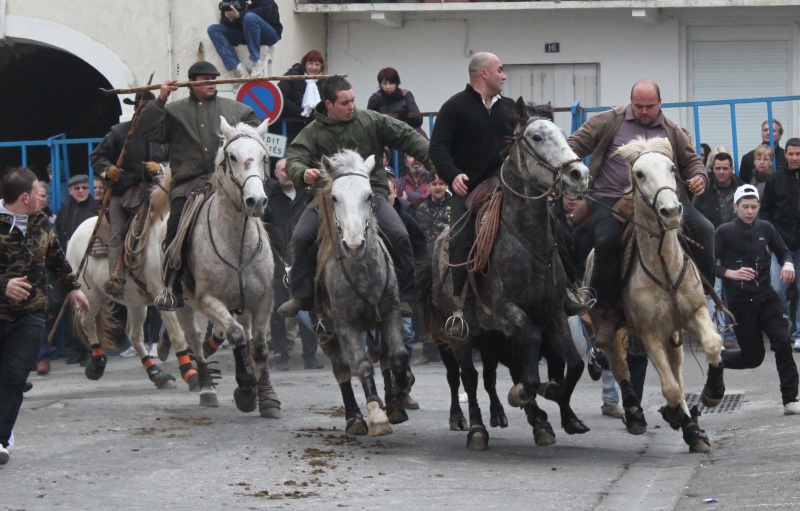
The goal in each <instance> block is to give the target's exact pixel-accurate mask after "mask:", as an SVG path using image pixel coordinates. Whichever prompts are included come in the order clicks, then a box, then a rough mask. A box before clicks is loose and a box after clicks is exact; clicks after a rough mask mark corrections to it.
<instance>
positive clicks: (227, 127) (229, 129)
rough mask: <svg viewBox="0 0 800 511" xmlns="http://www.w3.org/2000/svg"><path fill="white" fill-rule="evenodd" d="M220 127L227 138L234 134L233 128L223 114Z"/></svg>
mask: <svg viewBox="0 0 800 511" xmlns="http://www.w3.org/2000/svg"><path fill="white" fill-rule="evenodd" d="M219 129H220V131H221V132H222V135H223V136H224V137H225V138H231V137H232V136H233V131H234V130H233V128H232V127H231V125H230V124H228V121H226V120H225V118H224V117H222V116H221V115H220V116H219Z"/></svg>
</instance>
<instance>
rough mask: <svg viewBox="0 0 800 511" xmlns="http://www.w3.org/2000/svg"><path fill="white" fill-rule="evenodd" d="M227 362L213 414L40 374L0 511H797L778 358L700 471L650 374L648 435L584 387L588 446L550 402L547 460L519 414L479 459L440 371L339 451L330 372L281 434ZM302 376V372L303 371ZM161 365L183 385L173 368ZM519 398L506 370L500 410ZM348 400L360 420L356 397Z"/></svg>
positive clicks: (106, 384) (297, 396) (1, 482)
mask: <svg viewBox="0 0 800 511" xmlns="http://www.w3.org/2000/svg"><path fill="white" fill-rule="evenodd" d="M699 355H700V354H698V359H700V356H699ZM795 357H796V359H797V358H800V356H798V355H795ZM217 358H218V359H219V360H220V361H221V364H220V365H221V366H222V367H223V373H224V378H223V379H222V380H221V382H220V384H219V386H218V394H219V397H220V407H219V408H215V409H208V408H201V407H200V406H198V402H199V397H198V395H197V394H195V393H190V392H189V391H188V389H187V387H186V385H185V384H183V383H182V382H180V381H179V382H178V388H177V389H174V390H164V391H159V390H156V388H155V387H154V386H153V385H152V384H151V383H150V382H149V380H147V378H146V376H145V374H144V371H143V369H142V368H141V366H140V365H139V363H138V361H137V360H136V359H135V358H134V359H121V358H119V357H111V359H110V360H109V365H108V369H107V372H106V375H105V376H104V377H103V378H102V379H101V380H100V381H97V382H93V381H89V380H86V379H85V378H84V377H83V371H82V369H81V368H79V367H76V366H67V365H65V364H64V362H63V359H59V360H57V361H55V362H54V363H53V371H52V373H51V374H50V375H48V376H45V377H40V376H36V375H35V374H34V375H32V377H31V380H32V381H33V383H34V388H33V390H31V391H30V392H29V393H27V394H26V395H25V402H24V404H23V409H22V411H21V414H20V418H19V420H18V422H17V430H16V442H17V443H16V445H15V446H14V447H13V448H12V449H11V461H10V462H9V464H8V465H5V466H3V467H0V509H2V510H29V511H32V510H54V509H70V510H71V509H85V510H109V509H118V510H125V509H137V510H141V509H179V510H183V509H187V510H188V509H192V510H196V509H222V508H223V507H225V508H227V509H234V510H238V509H243V510H244V509H293V510H303V509H336V508H343V509H346V508H350V509H378V508H385V509H425V510H438V509H447V510H450V509H468V510H472V509H476V510H477V509H480V510H493V509H503V510H506V509H513V510H517V509H536V510H570V509H575V510H620V509H624V510H626V511H627V510H639V509H641V510H657V509H665V510H673V509H674V510H693V509H726V510H729V509H730V510H733V509H736V510H747V509H759V510H760V509H771V510H772V509H787V510H788V509H792V510H796V509H800V486H799V485H798V483H800V471H798V461H800V416H793V417H786V416H784V415H783V414H782V408H781V406H780V394H779V392H778V382H777V373H776V370H775V365H774V359H773V358H772V357H771V352H768V354H767V359H766V360H765V361H764V364H763V365H762V367H760V368H759V369H756V370H748V371H726V373H725V377H726V378H725V379H726V384H727V388H728V393H729V394H733V393H743V394H744V399H743V403H742V405H741V406H740V407H739V408H738V409H735V410H733V411H730V412H726V413H711V414H706V415H703V416H702V417H701V418H700V425H701V427H703V428H704V429H705V430H706V431H707V432H708V434H709V435H710V436H711V439H712V448H713V450H712V452H711V454H709V455H700V454H690V453H689V452H688V447H687V446H686V445H685V444H684V443H683V440H682V438H681V435H680V432H676V431H673V430H672V429H670V428H669V426H668V425H667V424H666V423H665V422H664V421H663V420H662V419H661V417H660V414H658V408H659V407H660V406H662V404H663V403H664V400H663V398H662V396H661V391H660V386H659V383H658V380H657V375H656V374H655V371H653V370H652V367H651V370H650V371H649V374H648V380H647V385H646V387H645V397H644V403H643V404H644V408H645V410H646V417H647V420H648V422H649V424H650V428H649V429H648V432H647V433H645V434H644V435H641V436H631V435H629V434H627V433H626V432H625V429H624V427H623V425H622V423H621V421H619V420H614V419H609V418H606V417H602V416H601V414H600V405H601V401H600V384H599V382H598V383H595V382H592V381H591V380H590V379H589V378H588V376H584V379H583V380H582V381H581V382H580V384H579V385H578V388H577V390H576V393H575V396H574V400H573V405H574V406H573V407H574V409H575V411H576V412H577V414H578V415H579V416H580V417H581V418H582V419H583V420H584V421H585V422H586V423H587V425H588V426H589V427H590V428H591V429H592V430H591V431H590V432H589V433H587V434H585V435H575V436H569V435H567V434H565V433H564V432H563V430H561V428H560V427H559V424H560V422H559V420H558V412H557V408H556V406H555V405H554V404H553V403H545V404H544V405H543V408H544V409H545V410H547V411H548V413H550V416H551V421H552V422H553V424H554V427H555V430H556V436H557V443H556V444H555V445H553V446H549V447H537V446H536V445H535V444H534V442H533V436H532V434H531V428H530V427H529V426H528V424H527V422H526V420H525V416H524V414H523V413H522V412H521V411H519V410H514V409H511V408H510V407H508V406H506V414H507V415H508V418H509V422H510V426H509V427H508V428H507V429H503V430H501V429H499V428H498V429H490V435H491V439H490V445H489V450H488V451H486V452H470V451H467V450H466V449H465V445H466V433H465V432H453V431H450V430H449V428H448V410H449V391H448V388H447V385H446V381H445V379H444V367H443V366H441V365H439V364H430V365H424V366H419V367H416V368H415V374H416V376H417V383H416V385H415V387H414V389H413V392H412V394H413V396H414V397H415V398H416V399H417V400H418V401H419V402H420V404H421V406H422V408H421V410H419V411H410V412H409V415H410V420H409V421H408V422H406V423H404V424H400V425H396V426H394V433H393V434H391V435H388V436H384V437H379V438H372V437H351V436H348V435H345V434H344V431H343V430H344V419H343V417H342V413H341V410H340V406H341V398H340V393H339V390H338V386H337V385H336V383H335V381H334V378H333V375H332V374H331V373H330V370H329V367H330V364H329V363H328V362H327V360H325V363H326V369H324V370H316V371H304V370H294V371H291V372H273V382H274V383H275V385H276V389H277V392H278V394H279V397H280V399H281V400H282V402H283V418H282V419H279V420H270V419H262V418H260V417H259V416H258V415H257V412H254V413H252V414H244V413H241V412H239V411H237V410H236V408H235V406H234V404H233V400H232V393H233V389H234V387H235V381H234V377H233V362H232V355H231V353H230V352H229V351H228V352H221V353H219V354H218V355H217ZM321 359H322V360H324V356H321ZM700 360H701V362H702V364H698V363H696V362H695V360H694V357H693V354H692V353H691V352H689V351H688V350H687V353H686V357H685V363H684V376H685V379H686V383H687V391H688V392H699V391H700V390H701V388H702V383H703V382H704V379H705V378H704V376H703V375H702V374H701V371H700V367H701V366H702V367H705V366H706V364H705V362H704V361H702V359H700ZM292 365H293V367H302V362H301V361H300V357H299V355H298V354H294V359H293V361H292ZM163 366H165V368H166V369H168V370H170V371H171V372H172V373H173V374H178V371H177V367H176V365H175V360H174V358H172V359H171V360H169V361H168V362H166V363H164V364H163ZM510 384H511V382H510V379H509V378H508V374H507V371H505V370H501V371H500V377H499V380H498V391H499V393H500V394H501V396H503V400H504V396H505V393H506V391H507V389H508V388H509V387H510ZM356 387H359V386H358V385H356ZM479 394H480V399H481V404H482V408H483V410H484V419H485V421H486V423H487V424H488V419H489V418H488V400H487V399H486V397H485V393H484V392H483V390H482V389H480V391H479ZM356 395H357V397H358V398H359V400H360V402H361V404H362V410H365V408H364V407H363V398H362V396H363V393H362V392H361V391H360V388H356ZM463 406H464V408H465V410H466V405H465V404H464V405H463ZM706 499H716V500H717V502H716V503H707V502H706V501H705V500H706Z"/></svg>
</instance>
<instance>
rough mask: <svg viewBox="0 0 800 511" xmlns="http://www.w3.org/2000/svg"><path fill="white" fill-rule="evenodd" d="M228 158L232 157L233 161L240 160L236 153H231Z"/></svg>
mask: <svg viewBox="0 0 800 511" xmlns="http://www.w3.org/2000/svg"><path fill="white" fill-rule="evenodd" d="M228 158H230V159H231V160H233V161H239V160H237V159H236V155H235V154H229V155H228Z"/></svg>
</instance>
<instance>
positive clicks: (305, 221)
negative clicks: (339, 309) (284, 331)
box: [290, 197, 414, 301]
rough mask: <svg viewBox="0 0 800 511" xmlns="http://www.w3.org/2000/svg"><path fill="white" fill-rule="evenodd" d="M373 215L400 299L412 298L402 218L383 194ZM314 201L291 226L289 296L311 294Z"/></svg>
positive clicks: (409, 259)
mask: <svg viewBox="0 0 800 511" xmlns="http://www.w3.org/2000/svg"><path fill="white" fill-rule="evenodd" d="M375 200H376V204H377V207H376V208H375V217H376V219H377V220H378V227H379V228H380V232H381V236H382V237H383V240H384V241H385V242H386V246H387V248H388V249H389V253H390V254H392V259H393V260H394V265H395V271H396V272H397V284H398V286H399V288H400V300H401V301H411V300H413V299H414V253H413V252H412V250H411V241H410V240H409V238H408V231H406V227H405V225H403V221H402V220H400V217H399V216H398V215H397V212H396V211H395V210H394V208H393V207H392V206H391V204H389V201H388V200H387V199H386V197H376V198H375ZM317 231H319V215H318V213H317V205H316V204H315V203H312V204H310V205H309V206H308V207H307V208H306V210H305V211H303V214H302V215H300V219H299V220H298V221H297V225H295V227H294V233H293V234H292V241H291V243H290V249H291V251H292V254H293V256H292V258H293V261H294V264H293V265H292V271H291V278H290V280H291V283H292V296H293V297H294V298H296V299H298V300H309V299H311V298H313V297H314V275H315V274H316V269H317V247H316V243H317Z"/></svg>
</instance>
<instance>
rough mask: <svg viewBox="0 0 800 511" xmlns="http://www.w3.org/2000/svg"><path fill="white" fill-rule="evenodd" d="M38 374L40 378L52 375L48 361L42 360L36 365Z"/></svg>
mask: <svg viewBox="0 0 800 511" xmlns="http://www.w3.org/2000/svg"><path fill="white" fill-rule="evenodd" d="M36 374H38V375H40V376H45V375H48V374H50V362H48V361H47V360H40V361H39V362H38V363H37V364H36Z"/></svg>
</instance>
